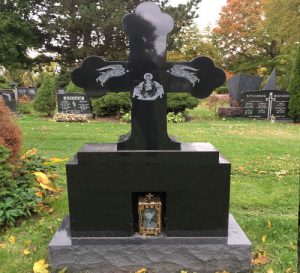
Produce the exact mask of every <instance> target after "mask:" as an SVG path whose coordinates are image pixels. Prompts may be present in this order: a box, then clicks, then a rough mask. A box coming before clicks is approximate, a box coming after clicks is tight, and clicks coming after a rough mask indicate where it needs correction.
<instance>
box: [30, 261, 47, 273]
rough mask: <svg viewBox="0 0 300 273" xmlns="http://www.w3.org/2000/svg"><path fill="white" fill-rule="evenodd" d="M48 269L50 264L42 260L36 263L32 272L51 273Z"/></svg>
mask: <svg viewBox="0 0 300 273" xmlns="http://www.w3.org/2000/svg"><path fill="white" fill-rule="evenodd" d="M48 267H49V264H47V263H46V262H45V260H44V259H42V260H39V261H37V262H35V263H34V265H33V268H32V270H33V272H34V273H49V270H48V269H47V268H48Z"/></svg>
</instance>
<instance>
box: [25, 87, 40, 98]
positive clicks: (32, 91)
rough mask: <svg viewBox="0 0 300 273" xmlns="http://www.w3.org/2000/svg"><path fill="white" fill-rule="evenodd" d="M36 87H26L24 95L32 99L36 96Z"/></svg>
mask: <svg viewBox="0 0 300 273" xmlns="http://www.w3.org/2000/svg"><path fill="white" fill-rule="evenodd" d="M36 93H37V92H36V88H35V87H28V88H27V90H26V95H27V96H28V97H29V98H30V100H33V99H34V98H35V96H36Z"/></svg>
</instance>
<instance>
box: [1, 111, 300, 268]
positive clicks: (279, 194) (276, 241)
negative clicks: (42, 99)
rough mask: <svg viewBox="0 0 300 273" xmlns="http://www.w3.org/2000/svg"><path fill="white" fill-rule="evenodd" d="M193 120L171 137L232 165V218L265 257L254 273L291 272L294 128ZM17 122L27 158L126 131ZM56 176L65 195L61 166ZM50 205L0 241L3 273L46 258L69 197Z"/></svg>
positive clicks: (70, 150) (298, 129)
mask: <svg viewBox="0 0 300 273" xmlns="http://www.w3.org/2000/svg"><path fill="white" fill-rule="evenodd" d="M191 114H192V116H193V117H194V119H193V121H191V122H188V123H184V124H171V125H169V133H170V134H171V135H175V136H177V137H178V139H179V140H180V141H184V142H193V141H201V142H202V141H203V142H211V143H212V144H213V145H214V146H215V147H216V148H217V149H218V150H219V151H220V152H221V153H222V155H223V156H224V157H225V158H227V159H228V160H230V161H231V164H232V177H231V207H230V210H231V213H232V214H233V215H234V216H235V218H236V219H237V221H238V222H239V224H240V225H241V226H242V228H243V229H244V230H245V232H246V233H247V235H248V236H249V238H250V240H251V241H252V243H253V251H266V253H267V256H268V259H269V262H268V264H266V265H264V266H255V267H254V268H253V272H267V270H268V269H269V268H272V269H273V272H274V273H281V272H290V273H291V272H296V259H297V213H298V193H299V189H298V184H299V155H300V126H299V124H298V125H294V124H283V123H276V124H271V123H270V122H268V121H255V120H254V121H252V120H242V119H240V120H239V119H238V120H228V119H226V120H223V119H215V118H214V116H213V115H212V113H211V112H209V111H207V110H205V109H201V108H197V109H195V110H193V111H191ZM200 115H201V118H200ZM18 122H19V124H20V126H21V127H22V129H23V132H24V151H25V150H26V149H30V148H33V147H35V148H37V149H38V150H39V153H40V154H41V155H43V156H49V157H50V156H51V157H54V156H55V157H63V158H65V157H71V156H72V155H73V154H75V153H76V151H77V150H78V149H79V148H80V147H81V146H82V145H83V144H84V143H87V142H89V143H93V142H116V140H117V139H118V136H119V135H121V134H124V133H126V132H127V131H128V130H129V125H128V124H122V123H113V122H90V123H83V124H67V123H55V122H52V121H49V120H47V119H43V118H38V117H34V116H24V117H22V118H21V119H19V121H18ZM59 173H60V174H61V184H62V186H63V187H64V188H65V189H66V182H65V178H64V166H63V164H61V165H60V168H59ZM51 202H52V206H53V208H54V212H53V213H52V214H47V213H43V214H41V215H37V216H35V217H33V218H32V219H29V220H26V221H24V222H22V223H21V225H20V226H18V227H15V228H11V229H10V230H8V231H6V232H5V233H2V235H0V246H1V243H3V242H6V241H7V237H8V236H9V235H14V236H15V237H16V243H15V244H10V243H8V244H7V245H6V247H5V248H3V249H1V248H0V261H1V262H0V272H1V273H2V272H3V273H4V272H5V273H20V272H31V270H32V266H33V263H34V262H35V261H37V260H39V259H42V258H46V257H47V244H48V243H49V241H50V240H51V238H52V236H53V234H54V232H55V230H56V228H57V227H58V225H59V224H60V221H61V219H62V218H63V217H64V215H65V214H67V213H68V205H67V193H66V191H64V192H63V193H62V194H61V197H60V198H58V199H53V200H52V201H51ZM268 221H270V222H271V228H270V229H267V223H268ZM265 234H266V235H267V238H266V240H265V242H263V241H262V237H263V236H264V235H265ZM26 240H31V241H32V242H31V253H30V254H29V255H27V256H24V255H23V249H24V247H25V241H26ZM289 268H290V269H291V271H287V270H288V269H289ZM197 273H198V272H197ZM199 273H200V272H199ZM212 273H213V272H212Z"/></svg>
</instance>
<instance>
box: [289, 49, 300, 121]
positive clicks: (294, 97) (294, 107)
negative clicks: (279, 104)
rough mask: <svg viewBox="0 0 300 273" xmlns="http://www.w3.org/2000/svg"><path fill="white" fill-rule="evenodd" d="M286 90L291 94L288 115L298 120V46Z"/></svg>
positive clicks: (299, 106) (299, 103) (299, 107)
mask: <svg viewBox="0 0 300 273" xmlns="http://www.w3.org/2000/svg"><path fill="white" fill-rule="evenodd" d="M288 90H289V93H290V94H291V98H290V101H289V115H290V116H291V117H293V119H294V121H296V120H297V119H300V46H299V49H298V54H297V56H296V62H295V68H294V72H293V77H292V80H291V82H290V84H289V88H288Z"/></svg>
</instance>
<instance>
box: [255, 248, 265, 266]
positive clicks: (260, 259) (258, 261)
mask: <svg viewBox="0 0 300 273" xmlns="http://www.w3.org/2000/svg"><path fill="white" fill-rule="evenodd" d="M251 262H252V264H253V265H264V264H267V263H268V262H269V259H268V257H267V253H266V252H265V251H263V250H260V251H255V252H253V254H252V259H251Z"/></svg>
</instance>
